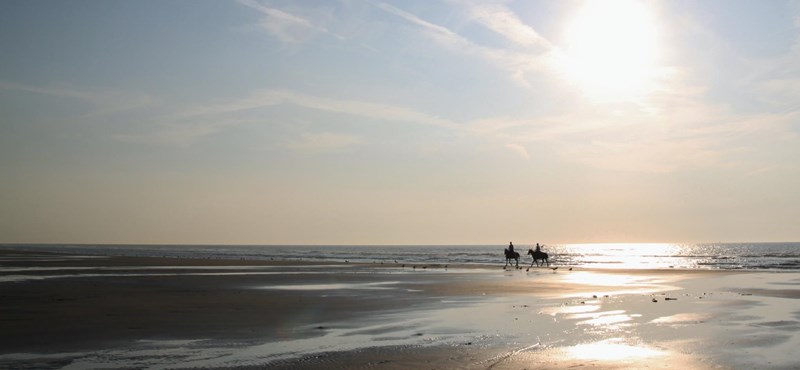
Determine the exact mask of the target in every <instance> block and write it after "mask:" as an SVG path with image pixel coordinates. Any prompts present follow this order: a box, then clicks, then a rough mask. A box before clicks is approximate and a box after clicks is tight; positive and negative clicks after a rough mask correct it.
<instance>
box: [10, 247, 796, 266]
mask: <svg viewBox="0 0 800 370" xmlns="http://www.w3.org/2000/svg"><path fill="white" fill-rule="evenodd" d="M531 247H532V246H531V245H524V244H520V245H515V250H516V251H517V252H519V253H520V255H521V258H520V264H530V262H531V258H530V256H528V255H526V253H527V251H528V249H529V248H531ZM0 248H2V249H14V250H27V251H41V252H56V253H69V254H81V255H105V256H142V257H179V258H200V259H237V260H238V259H254V260H270V259H274V260H303V261H318V262H344V261H349V262H353V263H395V261H396V262H397V263H406V264H474V265H492V264H495V265H496V264H503V263H504V262H505V259H504V257H503V249H505V248H506V245H502V244H500V245H414V246H368V245H363V246H347V245H330V246H300V245H297V246H279V245H269V246H241V245H101V244H91V245H90V244H84V245H72V244H0ZM543 250H544V251H545V252H547V253H548V254H549V255H550V264H551V265H553V266H574V267H586V268H641V269H647V268H659V269H660V268H689V269H730V270H734V269H752V270H800V243H705V244H669V243H664V244H662V243H658V244H655V243H653V244H634V243H626V244H547V245H545V246H544V249H543Z"/></svg>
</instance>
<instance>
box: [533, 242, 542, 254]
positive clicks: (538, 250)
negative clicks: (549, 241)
mask: <svg viewBox="0 0 800 370" xmlns="http://www.w3.org/2000/svg"><path fill="white" fill-rule="evenodd" d="M541 251H542V247H541V246H539V243H536V250H535V251H534V252H536V253H539V252H541Z"/></svg>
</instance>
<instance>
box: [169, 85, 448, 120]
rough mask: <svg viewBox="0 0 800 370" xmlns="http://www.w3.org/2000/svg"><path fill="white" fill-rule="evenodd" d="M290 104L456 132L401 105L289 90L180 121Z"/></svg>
mask: <svg viewBox="0 0 800 370" xmlns="http://www.w3.org/2000/svg"><path fill="white" fill-rule="evenodd" d="M279 104H291V105H296V106H300V107H305V108H310V109H317V110H322V111H327V112H333V113H342V114H349V115H354V116H359V117H366V118H373V119H377V120H385V121H394V122H405V123H412V124H421V125H431V126H439V127H445V128H457V127H458V124H456V123H454V122H453V121H450V120H447V119H444V118H439V117H436V116H432V115H429V114H427V113H423V112H419V111H416V110H412V109H409V108H405V107H402V106H398V105H391V104H383V103H374V102H368V101H363V100H353V99H337V98H328V97H322V96H315V95H309V94H303V93H299V92H295V91H288V90H259V91H255V92H253V93H252V94H250V95H249V96H247V97H244V98H241V99H235V100H231V101H228V102H224V103H220V104H216V105H204V106H197V107H194V108H191V109H189V110H187V111H186V112H184V113H182V114H181V116H180V117H181V118H184V119H185V118H190V117H197V116H204V115H216V114H223V113H233V112H242V111H247V110H252V109H258V108H264V107H271V106H275V105H279Z"/></svg>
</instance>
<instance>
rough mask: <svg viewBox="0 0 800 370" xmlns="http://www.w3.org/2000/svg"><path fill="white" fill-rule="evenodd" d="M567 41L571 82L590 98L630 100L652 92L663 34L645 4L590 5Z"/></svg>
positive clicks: (570, 27)
mask: <svg viewBox="0 0 800 370" xmlns="http://www.w3.org/2000/svg"><path fill="white" fill-rule="evenodd" d="M565 35H566V40H565V41H566V45H565V46H566V48H565V50H564V51H565V54H566V55H565V58H566V62H565V65H564V67H565V69H566V74H567V77H568V78H569V79H570V80H572V81H573V82H574V83H576V84H577V85H578V86H579V87H580V88H581V89H582V90H583V91H584V92H585V93H586V94H587V95H589V96H590V97H593V98H598V99H603V100H606V99H611V100H620V99H622V100H629V99H635V98H636V97H637V95H639V94H642V93H643V92H645V91H646V90H647V89H649V88H651V87H652V86H651V84H652V83H653V78H654V77H655V70H656V60H657V58H658V51H659V50H658V49H659V48H658V33H657V28H656V24H655V19H654V17H653V13H652V10H651V9H649V8H648V7H646V6H645V4H643V3H641V2H640V1H636V0H611V1H587V2H586V3H585V4H584V6H583V7H581V8H580V9H578V11H577V12H576V14H575V15H574V17H573V18H572V19H571V20H570V21H569V22H568V23H567V27H566V34H565Z"/></svg>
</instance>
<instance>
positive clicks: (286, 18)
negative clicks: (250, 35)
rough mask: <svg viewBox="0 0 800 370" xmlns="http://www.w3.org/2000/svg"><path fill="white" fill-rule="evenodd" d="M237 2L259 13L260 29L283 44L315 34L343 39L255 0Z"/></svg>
mask: <svg viewBox="0 0 800 370" xmlns="http://www.w3.org/2000/svg"><path fill="white" fill-rule="evenodd" d="M238 2H239V4H241V5H244V6H246V7H248V8H251V9H254V10H257V11H258V12H259V13H261V15H262V16H263V18H262V19H261V24H260V25H261V27H262V28H263V29H264V30H265V31H267V33H269V34H270V35H272V36H273V37H275V38H277V39H278V40H280V41H282V42H284V43H287V44H298V43H301V42H304V41H306V40H308V39H310V38H311V37H313V36H314V34H316V33H325V34H328V35H331V36H334V37H336V38H337V39H343V37H342V36H340V35H338V34H335V33H333V32H331V31H329V30H328V29H327V28H325V27H322V26H319V25H315V24H314V23H312V21H310V20H308V19H306V18H303V17H300V16H297V15H294V14H291V13H288V12H286V11H283V10H280V9H276V8H271V7H268V6H266V5H263V4H262V3H260V2H258V1H256V0H238Z"/></svg>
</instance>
